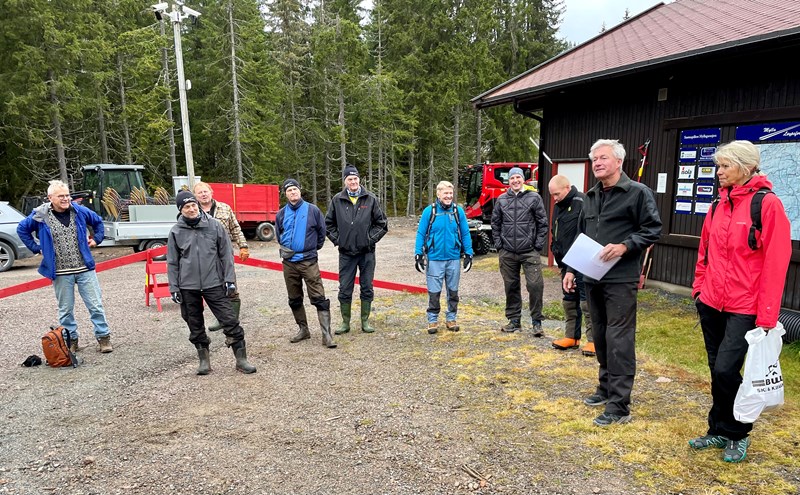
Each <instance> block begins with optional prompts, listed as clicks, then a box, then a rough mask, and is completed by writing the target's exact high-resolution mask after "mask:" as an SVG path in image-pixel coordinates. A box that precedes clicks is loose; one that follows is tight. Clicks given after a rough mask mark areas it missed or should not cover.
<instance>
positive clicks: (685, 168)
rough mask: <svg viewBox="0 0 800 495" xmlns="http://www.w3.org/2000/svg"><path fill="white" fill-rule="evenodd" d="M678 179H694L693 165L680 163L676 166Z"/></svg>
mask: <svg viewBox="0 0 800 495" xmlns="http://www.w3.org/2000/svg"><path fill="white" fill-rule="evenodd" d="M678 179H687V180H691V179H694V165H680V166H679V167H678Z"/></svg>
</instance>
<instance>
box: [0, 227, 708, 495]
mask: <svg viewBox="0 0 800 495" xmlns="http://www.w3.org/2000/svg"><path fill="white" fill-rule="evenodd" d="M392 227H393V228H392V232H391V233H390V235H389V236H387V238H386V239H385V240H383V241H382V242H381V244H380V245H379V246H380V247H379V251H378V254H379V261H378V270H377V273H376V278H383V279H388V280H392V281H396V282H405V283H411V284H417V285H422V284H423V283H424V280H423V276H422V275H420V274H418V273H417V272H416V271H414V269H413V241H414V238H413V234H414V227H413V222H411V221H408V220H405V221H395V222H393V224H392ZM251 252H252V255H253V256H254V257H257V258H261V259H268V260H276V259H277V252H276V246H275V244H274V243H271V244H269V243H264V244H260V243H253V246H252V249H251ZM101 253H102V254H99V256H100V257H102V256H106V255H108V256H112V255H113V253H111V252H110V251H108V252H102V251H101ZM336 263H337V257H336V252H335V251H334V249H333V248H332V246H330V245H327V244H326V247H325V248H324V249H323V250H322V252H321V267H322V269H328V270H334V271H335V270H336ZM491 266H492V258H491V256H489V257H485V258H483V259H482V260H480V261H478V262H476V267H475V269H473V271H472V272H471V273H470V274H467V275H466V276H465V277H464V278H463V279H462V291H461V293H462V298H463V302H462V312H461V314H462V315H463V316H462V318H461V320H462V325H463V331H462V332H460V333H458V334H452V333H447V334H440V335H437V336H429V335H427V333H425V332H424V330H423V325H424V310H425V305H426V297H425V296H421V295H409V294H398V293H393V292H390V291H386V290H378V291H376V301H375V308H376V316H375V323H376V326H377V328H378V332H376V333H375V334H372V335H367V334H363V333H361V332H359V331H357V328H358V326H357V325H356V331H355V332H351V333H350V334H348V335H345V336H341V337H337V339H336V340H337V342H338V344H339V348H338V349H335V350H328V349H325V348H323V347H322V346H321V343H320V336H319V332H318V330H317V331H316V332H315V333H314V338H313V339H312V340H310V341H304V342H302V343H299V344H290V343H289V342H288V338H289V337H290V336H291V334H292V332H294V331H295V326H294V324H293V322H292V320H291V314H290V312H289V310H288V306H287V303H286V293H285V289H284V286H283V280H282V276H281V274H280V273H278V272H273V271H267V270H260V269H256V268H251V267H242V266H238V267H237V273H238V278H239V285H240V290H241V293H242V299H243V300H244V304H245V309H244V310H243V316H242V324H243V326H244V328H245V331H246V335H247V337H246V338H247V342H248V350H249V355H250V358H251V362H252V363H253V364H255V365H256V366H257V367H258V372H257V373H256V374H255V375H249V376H245V375H242V374H240V373H237V372H235V371H234V369H233V356H232V353H231V352H230V350H228V349H226V348H225V347H224V345H223V340H224V337H223V336H222V335H221V334H219V333H214V334H212V340H213V344H212V354H211V360H212V368H213V370H214V371H213V372H212V373H211V374H210V375H209V376H206V377H198V376H196V375H195V374H194V371H195V368H196V355H195V352H194V349H193V348H192V347H191V345H190V344H189V343H188V341H187V335H188V331H187V329H186V326H185V324H184V322H183V321H182V320H181V318H180V313H179V310H178V308H177V306H175V305H174V304H172V303H171V302H168V301H167V300H164V302H165V307H164V311H163V312H161V313H158V312H157V311H156V309H155V307H151V308H146V307H145V306H144V301H143V298H144V296H143V291H142V284H143V280H144V273H143V267H142V264H135V265H129V266H126V267H122V268H119V269H115V270H111V271H108V272H104V273H101V274H100V275H99V277H100V280H101V285H102V287H103V291H104V300H105V304H106V308H107V311H108V316H109V320H110V322H111V325H112V331H113V342H114V345H115V350H114V352H113V353H112V354H110V355H100V354H98V353H96V352H95V351H94V349H93V347H92V346H89V347H87V348H86V349H84V350H82V351H81V352H80V354H81V356H82V357H83V358H84V359H85V364H84V365H83V366H81V367H80V368H78V369H77V370H70V369H59V370H53V369H48V368H46V367H40V368H33V369H28V368H22V367H19V366H18V365H19V363H20V362H22V361H23V360H24V359H25V357H26V356H27V355H29V354H41V351H40V347H39V337H40V336H41V334H42V333H43V332H44V329H46V328H47V327H48V326H49V325H50V324H52V323H53V322H54V321H55V315H56V314H57V312H56V308H55V301H54V297H53V295H52V292H51V289H49V288H46V289H40V290H38V291H34V292H29V293H25V294H22V295H19V296H15V297H12V298H9V299H5V300H2V301H0V321H1V322H2V323H0V394H2V400H1V401H0V403H1V405H0V418H2V422H0V493H14V494H38V493H63V494H102V495H105V494H122V493H125V494H154V495H155V494H187V495H188V494H192V495H203V494H209V495H210V494H267V493H281V494H283V493H298V494H306V493H307V494H311V493H336V494H347V493H352V494H372V493H387V494H389V493H391V494H406V493H436V494H439V493H442V494H444V493H448V494H450V493H452V494H460V493H472V492H478V493H507V494H537V493H541V494H597V493H602V494H629V493H638V492H640V491H641V490H642V489H643V485H642V483H641V482H640V481H637V480H636V478H635V476H634V471H635V469H634V468H635V466H634V465H633V464H631V463H627V464H626V463H622V462H615V461H613V460H609V461H607V462H605V463H604V464H603V465H602V466H599V467H598V466H597V463H598V458H600V459H601V460H602V458H603V456H604V452H605V450H604V449H603V447H602V445H601V443H600V442H595V443H593V442H592V441H585V439H584V440H582V441H580V442H572V441H570V438H569V435H570V430H569V428H571V427H572V426H570V425H578V426H575V431H576V432H580V433H581V435H583V437H588V438H589V439H590V440H592V439H594V438H595V437H594V436H598V435H599V434H598V433H597V432H595V431H594V430H592V427H591V426H589V425H590V419H591V418H592V417H594V415H595V413H596V411H594V410H589V409H588V408H586V407H583V406H576V405H575V404H576V403H577V401H578V399H579V398H580V397H581V396H582V395H583V394H585V393H587V392H589V391H591V389H592V386H593V383H594V376H595V373H596V363H594V362H593V361H592V360H591V359H587V358H584V357H582V356H580V355H579V353H577V352H572V353H566V354H565V353H557V352H555V351H553V350H552V349H550V346H549V340H550V339H549V338H548V339H534V338H532V337H531V336H530V335H529V334H527V335H526V334H523V335H519V334H515V335H512V336H505V335H501V334H500V333H499V332H497V331H496V328H497V327H498V326H499V325H500V324H502V323H504V321H502V304H503V297H502V284H501V281H500V277H499V274H498V273H497V271H496V269H492V268H491ZM494 266H495V267H496V261H495V262H494ZM35 276H36V274H35V265H34V264H32V263H29V264H28V265H27V266H26V265H25V264H21V266H20V267H15V268H14V269H13V270H12V271H11V272H9V273H7V274H3V275H2V276H0V286H8V285H11V284H12V283H17V282H20V281H24V280H30V279H32V278H35ZM325 286H326V291H327V293H328V296H329V297H330V298H331V300H332V301H333V302H334V304H333V308H335V309H334V320H335V321H336V322H338V320H339V316H338V304H335V300H336V284H335V283H333V282H329V281H326V282H325ZM546 286H547V289H546V293H547V296H546V299H548V300H557V299H558V298H560V291H559V289H558V285H557V279H553V278H550V279H546ZM77 306H80V303H78V305H77ZM306 307H307V311H308V313H309V318H310V321H314V318H313V316H314V315H313V307H311V306H310V305H308V303H307V302H306ZM354 313H355V311H354ZM78 317H79V322H81V323H82V326H81V329H80V330H81V332H82V334H81V335H82V343H83V345H88V344H89V342H88V341H89V340H91V338H90V332H89V331H88V329H87V327H86V322H88V317H87V315H86V311H85V309H83V308H82V307H81V308H80V309H79V311H78ZM553 325H554V324H553V322H550V325H549V326H550V329H549V330H548V336H549V337H555V336H556V335H558V334H559V331H558V330H555V329H554V328H553ZM314 328H316V326H314ZM564 370H566V373H565V372H564ZM654 379H655V377H654V376H649V375H648V373H647V372H646V371H645V372H643V373H642V376H641V377H639V378H637V380H638V381H637V387H641V388H639V389H637V390H638V391H639V392H638V393H639V395H640V397H642V398H643V400H644V401H645V402H646V401H657V400H660V399H658V398H657V397H656V396H657V392H656V389H655V387H657V385H655V380H654ZM639 384H641V385H639ZM681 393H682V394H684V395H685V396H686V397H690V398H691V399H692V400H697V401H702V400H703V398H702V394H701V393H700V392H698V391H697V390H694V389H692V388H690V387H684V388H683V389H681ZM537 399H541V400H537ZM545 399H547V400H545ZM537 404H538V405H537ZM547 404H550V405H551V407H553V409H552V410H549V409H546V407H545V406H546V405H547ZM648 407H649V406H648ZM559 408H560V409H561V413H559V411H558V410H559ZM576 411H577V412H576ZM564 414H566V415H567V416H566V417H565V416H564ZM559 427H560V428H561V430H559V429H558V428H559ZM554 428H555V429H554ZM593 435H594V436H593ZM597 438H600V437H599V436H598V437H597ZM465 466H467V467H470V468H472V469H474V470H475V471H477V472H478V473H479V474H480V475H482V476H483V477H484V478H485V481H484V482H481V481H480V480H479V479H476V478H475V477H473V476H470V475H468V474H467V472H466V470H465V469H464V467H465ZM473 474H475V473H473ZM651 492H652V491H651ZM655 493H658V491H656V492H655Z"/></svg>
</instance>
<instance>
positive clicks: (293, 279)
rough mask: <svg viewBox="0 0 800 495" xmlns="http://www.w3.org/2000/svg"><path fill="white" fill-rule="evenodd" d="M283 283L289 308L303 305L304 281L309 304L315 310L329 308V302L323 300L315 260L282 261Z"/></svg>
mask: <svg viewBox="0 0 800 495" xmlns="http://www.w3.org/2000/svg"><path fill="white" fill-rule="evenodd" d="M283 281H284V282H286V293H287V294H288V296H289V307H291V308H296V307H300V306H302V305H303V282H304V281H305V283H306V292H308V299H309V300H310V301H311V304H313V305H314V306H315V307H316V308H317V309H323V310H327V309H329V308H330V302H329V301H328V300H327V299H326V298H325V287H324V286H323V285H322V276H321V275H320V273H319V263H318V262H317V260H316V259H313V260H306V261H298V262H296V263H292V262H291V261H286V260H283ZM326 302H327V303H328V304H327V305H326Z"/></svg>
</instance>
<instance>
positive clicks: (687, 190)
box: [675, 182, 694, 209]
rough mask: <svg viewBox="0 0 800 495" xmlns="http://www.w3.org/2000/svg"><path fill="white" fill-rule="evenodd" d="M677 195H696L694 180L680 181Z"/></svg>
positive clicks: (689, 196)
mask: <svg viewBox="0 0 800 495" xmlns="http://www.w3.org/2000/svg"><path fill="white" fill-rule="evenodd" d="M675 195H676V196H684V197H688V198H691V197H692V196H694V182H678V192H677V193H675ZM690 209H691V208H690Z"/></svg>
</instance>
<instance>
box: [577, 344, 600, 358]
mask: <svg viewBox="0 0 800 495" xmlns="http://www.w3.org/2000/svg"><path fill="white" fill-rule="evenodd" d="M581 353H583V355H584V356H594V355H596V354H595V352H594V342H589V343H587V344H586V345H585V346H583V348H582V349H581Z"/></svg>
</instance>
